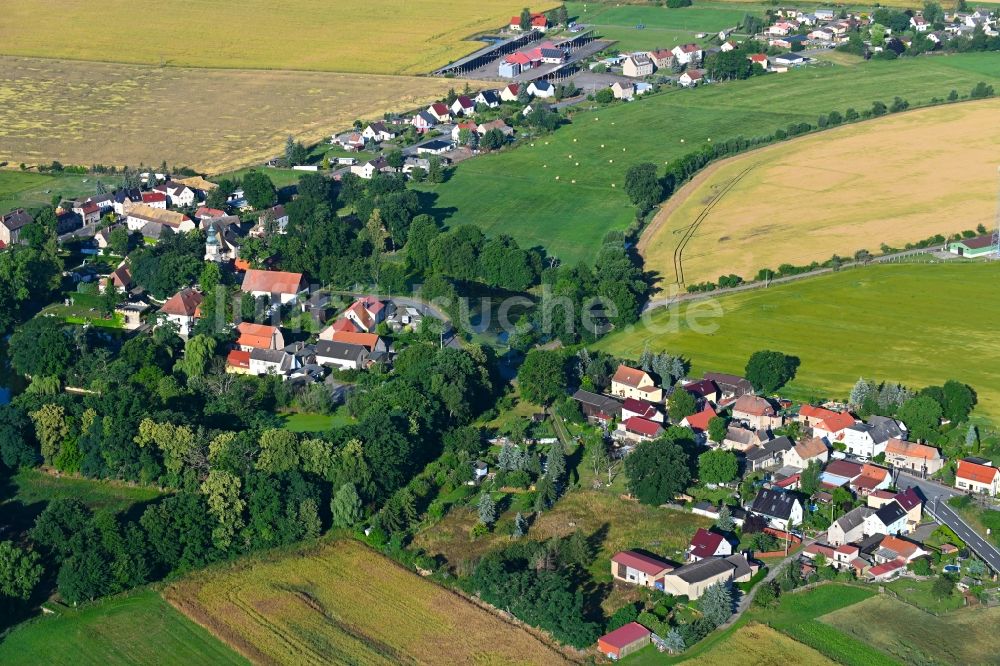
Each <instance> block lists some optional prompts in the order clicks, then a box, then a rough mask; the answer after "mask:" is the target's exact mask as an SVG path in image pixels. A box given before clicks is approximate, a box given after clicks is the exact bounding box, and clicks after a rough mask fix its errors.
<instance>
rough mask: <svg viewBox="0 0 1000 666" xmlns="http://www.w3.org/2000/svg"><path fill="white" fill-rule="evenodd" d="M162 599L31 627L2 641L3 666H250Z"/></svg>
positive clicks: (127, 601) (118, 601)
mask: <svg viewBox="0 0 1000 666" xmlns="http://www.w3.org/2000/svg"><path fill="white" fill-rule="evenodd" d="M247 663H249V662H247V661H246V660H245V659H243V658H242V657H241V656H239V655H238V654H236V653H235V652H233V651H232V650H230V649H229V648H228V647H226V646H225V645H223V644H222V643H221V642H219V640H218V639H216V638H215V637H213V636H212V635H211V634H210V633H208V632H207V631H206V630H204V629H202V628H201V627H199V626H198V625H196V624H195V623H194V622H192V621H190V620H189V619H187V618H186V617H184V615H182V614H181V613H179V612H178V611H176V610H174V609H173V608H172V607H171V606H170V604H168V603H167V602H166V601H164V600H163V599H162V598H161V597H160V595H159V594H158V593H156V592H155V591H152V590H143V591H140V592H136V593H133V594H129V595H126V596H122V597H115V598H113V599H108V600H105V601H101V602H98V603H95V604H90V605H86V606H84V607H82V608H80V609H79V610H74V609H70V608H61V609H60V610H59V614H58V615H57V616H55V617H48V616H46V617H41V618H38V619H36V620H33V621H30V622H26V623H25V624H22V625H20V626H19V627H17V628H16V629H14V630H13V631H11V632H10V633H9V634H8V635H7V636H6V637H5V638H4V639H3V640H2V641H0V664H49V665H52V666H55V665H58V664H66V665H67V666H83V665H85V664H94V666H106V665H108V664H178V665H180V664H205V665H206V666H207V665H213V666H214V665H215V664H247Z"/></svg>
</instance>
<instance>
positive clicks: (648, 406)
mask: <svg viewBox="0 0 1000 666" xmlns="http://www.w3.org/2000/svg"><path fill="white" fill-rule="evenodd" d="M622 411H627V412H632V413H633V414H638V415H639V416H641V417H643V418H646V419H648V418H652V417H653V415H655V414H656V407H654V406H653V403H651V402H646V401H645V400H639V399H637V398H626V399H625V402H623V403H622Z"/></svg>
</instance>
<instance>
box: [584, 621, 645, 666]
mask: <svg viewBox="0 0 1000 666" xmlns="http://www.w3.org/2000/svg"><path fill="white" fill-rule="evenodd" d="M652 633H653V632H651V631H650V630H649V629H647V628H646V627H644V626H642V625H641V624H639V623H638V622H629V623H628V624H626V625H624V626H622V627H619V628H617V629H615V630H614V631H610V632H608V633H606V634H604V635H603V636H601V637H600V638H598V639H597V649H598V651H600V653H601V654H603V655H604V656H606V657H607V658H608V659H614V660H618V659H623V658H625V657H627V656H628V655H630V654H632V653H633V652H638V651H639V650H641V649H642V648H644V647H646V646H647V645H649V643H650V640H651V636H652Z"/></svg>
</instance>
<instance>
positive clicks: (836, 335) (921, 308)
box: [597, 263, 1000, 418]
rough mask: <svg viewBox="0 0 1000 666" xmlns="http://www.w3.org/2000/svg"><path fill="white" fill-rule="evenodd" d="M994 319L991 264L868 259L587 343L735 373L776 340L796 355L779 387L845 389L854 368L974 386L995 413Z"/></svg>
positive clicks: (982, 408)
mask: <svg viewBox="0 0 1000 666" xmlns="http://www.w3.org/2000/svg"><path fill="white" fill-rule="evenodd" d="M887 304H891V305H892V307H891V308H890V307H886V305H887ZM997 321H1000V264H998V263H962V264H949V263H933V264H925V263H921V264H898V265H875V266H869V267H865V268H854V269H845V270H844V271H842V272H839V273H832V274H827V275H822V276H818V277H814V278H809V279H806V280H802V281H799V282H793V283H790V284H784V285H778V286H774V287H771V288H769V289H759V290H755V291H749V292H744V293H738V294H733V295H730V296H721V297H718V298H716V299H712V300H710V301H707V302H706V301H702V302H696V303H691V304H687V305H684V304H681V305H680V306H679V307H675V308H670V309H660V310H657V311H653V312H651V313H650V314H648V315H646V316H645V317H644V321H643V322H641V323H640V324H638V325H636V326H635V327H634V328H630V329H629V330H624V331H621V332H617V333H614V334H612V335H610V336H609V337H607V338H605V339H604V340H602V341H601V342H600V343H598V345H597V346H598V347H600V348H602V349H604V350H605V351H608V352H611V353H614V354H616V355H619V356H622V357H625V358H632V359H637V358H639V355H640V354H641V353H642V350H643V347H644V346H645V345H646V344H648V345H649V347H650V349H652V350H654V351H658V350H664V349H665V350H669V351H670V352H671V353H674V354H681V355H683V356H685V357H686V358H689V359H690V360H691V363H692V376H700V374H701V373H702V372H703V371H705V370H716V371H721V372H733V373H737V374H741V373H742V372H743V370H744V368H745V367H746V361H747V359H748V358H749V356H750V355H751V354H752V353H753V352H755V351H758V350H761V349H773V350H779V351H782V352H784V353H786V354H792V355H794V356H797V357H799V359H800V360H801V365H800V366H799V368H798V373H797V375H796V377H795V379H794V380H793V381H792V382H791V383H790V384H789V385H788V386H787V387H785V388H784V389H782V393H783V394H786V395H789V396H793V397H799V398H801V399H810V398H815V397H823V396H829V397H846V396H847V394H848V393H849V391H850V388H851V386H853V385H854V383H855V382H856V381H857V379H858V377H861V376H864V377H867V378H870V379H878V380H891V381H898V382H902V383H904V384H906V385H908V386H911V387H913V388H922V387H924V386H927V385H931V384H937V385H940V384H941V383H943V382H944V381H946V380H948V379H957V380H959V381H962V382H965V383H967V384H969V385H970V386H972V387H973V388H974V389H975V390H976V392H977V393H978V396H979V404H978V406H977V407H976V413H978V414H979V415H981V416H985V417H992V418H997V417H1000V385H998V384H997V382H996V377H997V374H998V373H1000V348H998V347H997V345H996V344H995V328H996V322H997ZM702 326H704V327H706V328H707V330H705V331H704V332H698V330H703V329H702V328H701V327H702ZM695 329H698V330H695ZM844 350H848V351H846V352H845V351H844Z"/></svg>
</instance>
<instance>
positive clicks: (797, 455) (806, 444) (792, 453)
mask: <svg viewBox="0 0 1000 666" xmlns="http://www.w3.org/2000/svg"><path fill="white" fill-rule="evenodd" d="M829 457H830V452H829V450H828V449H827V448H826V442H824V441H823V440H822V439H820V438H819V437H813V438H811V439H807V440H804V441H801V442H799V443H798V444H796V445H795V446H793V447H792V448H791V449H789V450H787V451H785V459H784V464H785V465H789V466H791V467H796V468H798V469H805V468H806V467H808V466H809V463H811V462H813V461H817V462H819V463H820V464H823V463H825V462H826V461H827V460H828V459H829Z"/></svg>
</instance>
